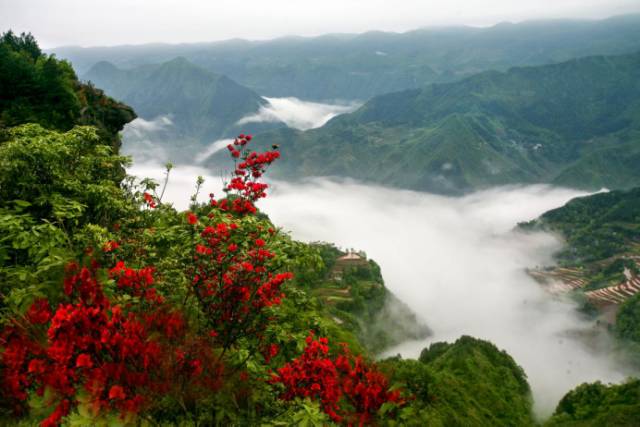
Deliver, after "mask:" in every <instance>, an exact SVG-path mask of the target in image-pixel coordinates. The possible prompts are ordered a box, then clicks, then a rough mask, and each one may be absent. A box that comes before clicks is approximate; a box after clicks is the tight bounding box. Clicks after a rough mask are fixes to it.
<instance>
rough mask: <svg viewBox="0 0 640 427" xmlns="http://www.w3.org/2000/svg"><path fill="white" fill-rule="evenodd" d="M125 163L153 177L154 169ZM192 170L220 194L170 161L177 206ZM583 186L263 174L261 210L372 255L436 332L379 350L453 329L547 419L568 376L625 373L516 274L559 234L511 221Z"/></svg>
mask: <svg viewBox="0 0 640 427" xmlns="http://www.w3.org/2000/svg"><path fill="white" fill-rule="evenodd" d="M145 168H146V169H145ZM133 172H134V173H136V174H139V175H143V176H147V175H149V174H150V173H151V172H152V173H153V174H154V176H155V177H156V178H157V179H161V178H162V168H158V167H155V169H154V167H149V166H144V165H143V166H137V167H135V168H134V169H133ZM197 175H204V176H205V179H206V183H205V187H204V190H203V192H202V194H203V199H202V200H203V201H204V199H205V198H206V197H205V196H204V195H206V194H208V193H209V192H210V191H213V192H216V193H217V194H220V190H221V188H222V178H221V177H216V176H215V175H213V176H212V175H209V176H207V171H206V170H204V169H200V168H193V167H189V168H182V167H178V168H176V169H175V170H174V171H172V178H171V182H170V186H169V188H168V190H167V196H166V197H167V200H171V201H174V202H175V205H176V207H178V208H183V209H184V208H186V207H187V205H188V198H189V194H190V193H189V192H185V188H195V179H196V176H197ZM582 194H584V193H580V192H578V191H574V190H568V189H561V188H552V187H548V186H541V185H538V186H529V187H508V188H499V189H494V190H490V191H483V192H479V193H474V194H471V195H468V196H465V197H460V198H449V197H442V196H436V195H431V194H427V193H419V192H412V191H403V190H395V189H389V188H383V187H377V186H369V185H362V184H358V183H355V182H353V181H348V180H347V181H332V180H327V179H312V180H308V181H305V182H303V183H296V184H295V185H292V184H288V183H284V182H276V183H273V188H272V191H271V193H270V195H269V197H268V198H267V199H265V200H263V201H261V202H260V207H261V209H263V210H264V211H265V212H266V213H267V214H268V215H269V217H270V218H271V219H272V220H273V221H274V223H275V224H277V225H278V226H282V227H283V228H284V229H285V230H290V231H291V232H292V234H293V237H294V238H297V239H300V240H305V241H317V240H323V241H328V242H333V243H336V244H338V245H340V246H342V247H345V248H350V247H353V248H357V249H362V250H364V251H366V252H367V254H368V255H369V256H370V257H371V258H373V259H375V260H376V261H377V262H378V263H379V264H380V266H381V268H382V274H383V276H384V279H385V282H386V285H387V286H388V287H389V288H390V289H391V290H392V291H393V292H394V293H395V294H396V295H398V297H400V299H402V300H403V301H404V302H405V303H407V304H408V305H409V306H410V307H411V309H412V310H413V311H415V312H416V313H417V314H418V315H419V316H420V317H421V318H422V319H424V320H425V321H426V323H427V324H428V326H429V327H430V328H431V329H432V330H433V331H434V333H435V335H434V336H432V337H430V338H429V340H427V341H420V342H407V343H404V344H403V345H400V346H398V347H397V348H394V349H391V350H390V351H389V354H397V353H398V352H399V353H402V354H403V355H404V356H405V357H416V356H417V355H418V354H419V352H420V350H421V349H423V348H424V347H425V346H427V345H428V343H429V342H434V341H442V340H445V341H453V340H455V339H457V338H458V337H459V336H460V335H463V334H467V335H472V336H475V337H478V338H483V339H487V340H490V341H492V342H494V343H495V344H496V345H497V346H498V347H500V348H501V349H505V350H506V351H508V352H509V354H511V355H512V356H513V357H514V359H515V360H516V362H517V363H519V364H520V365H521V366H522V367H523V368H524V370H525V372H526V374H527V375H528V379H529V383H530V384H531V386H532V390H533V393H534V399H535V408H536V410H537V412H538V414H540V415H541V416H548V415H549V414H550V413H551V412H552V411H553V409H554V407H555V405H556V404H557V402H558V400H559V399H560V398H561V397H562V396H563V395H564V394H565V393H566V392H567V391H569V390H570V389H572V388H573V387H575V386H576V385H578V384H580V383H582V382H587V381H589V382H591V381H596V380H600V381H603V382H616V381H621V380H623V379H624V378H625V377H626V376H627V375H630V374H632V372H629V371H627V370H626V368H624V367H621V366H619V365H618V364H617V362H616V360H614V357H613V356H612V355H611V348H613V345H612V343H610V342H609V340H608V337H607V336H606V335H603V334H598V333H597V329H596V328H595V325H594V323H593V322H591V321H586V320H584V319H582V318H581V317H579V316H578V315H577V313H576V312H575V308H576V306H575V304H574V303H572V302H570V301H567V300H563V299H558V297H554V296H552V295H550V294H548V293H545V292H544V291H543V290H542V288H541V287H540V286H539V285H538V284H537V283H536V282H535V281H534V280H533V279H532V278H530V277H529V276H528V275H527V274H526V273H525V268H527V267H535V266H536V265H547V264H549V263H550V262H551V254H552V253H553V251H554V250H556V249H558V247H559V242H558V241H557V240H556V239H555V238H554V237H552V236H550V235H547V234H533V235H524V234H520V233H514V232H512V230H513V227H514V226H515V224H517V223H518V222H520V221H525V220H529V219H533V218H535V217H537V216H538V215H540V214H541V213H543V212H545V211H547V210H549V209H553V208H555V207H558V206H561V205H562V204H564V203H565V202H566V201H568V200H570V199H571V198H573V197H575V196H579V195H582ZM581 337H589V340H588V342H587V341H586V339H585V341H582V339H581Z"/></svg>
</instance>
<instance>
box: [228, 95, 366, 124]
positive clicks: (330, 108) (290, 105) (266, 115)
mask: <svg viewBox="0 0 640 427" xmlns="http://www.w3.org/2000/svg"><path fill="white" fill-rule="evenodd" d="M264 99H265V100H267V101H268V103H269V104H268V105H266V106H263V107H260V110H259V111H258V112H257V113H256V114H252V115H249V116H247V117H243V118H242V119H240V120H239V121H238V123H236V124H237V125H243V124H246V123H260V122H276V123H277V122H282V123H284V124H286V125H287V126H288V127H290V128H294V129H298V130H308V129H315V128H319V127H321V126H323V125H324V124H325V123H327V122H328V121H329V120H331V119H332V118H334V117H336V116H338V115H340V114H344V113H350V112H352V111H355V110H356V109H357V108H358V107H360V106H361V105H362V103H360V102H340V101H337V102H335V103H330V104H324V103H319V102H310V101H303V100H301V99H298V98H293V97H290V98H267V97H264Z"/></svg>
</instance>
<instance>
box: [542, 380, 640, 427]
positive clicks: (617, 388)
mask: <svg viewBox="0 0 640 427" xmlns="http://www.w3.org/2000/svg"><path fill="white" fill-rule="evenodd" d="M638 419H640V380H629V381H628V382H626V383H624V384H619V385H616V384H614V385H604V384H601V383H599V382H596V383H593V384H582V385H580V386H578V387H576V388H575V389H573V390H572V391H571V392H569V393H567V395H566V396H564V397H563V398H562V400H561V401H560V403H559V404H558V408H557V409H556V412H555V413H554V415H553V417H552V418H551V419H550V420H549V421H548V422H547V423H546V424H545V426H574V427H596V426H604V425H609V426H618V427H634V426H637V425H638Z"/></svg>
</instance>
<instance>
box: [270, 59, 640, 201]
mask: <svg viewBox="0 0 640 427" xmlns="http://www.w3.org/2000/svg"><path fill="white" fill-rule="evenodd" d="M638 82H640V54H638V53H636V54H631V55H622V56H609V57H603V56H597V57H588V58H582V59H577V60H571V61H568V62H563V63H560V64H553V65H545V66H540V67H523V68H513V69H511V70H509V71H508V72H505V73H502V72H495V71H492V72H485V73H481V74H478V75H476V76H473V77H470V78H467V79H464V80H462V81H459V82H454V83H447V84H434V85H431V86H427V87H426V88H424V89H419V90H418V89H416V90H408V91H403V92H395V93H391V94H387V95H382V96H379V97H376V98H373V99H372V100H370V101H369V102H367V103H365V104H364V105H363V106H362V107H361V108H360V109H359V110H357V111H356V112H354V113H352V114H349V115H343V116H340V117H337V118H335V119H333V120H331V121H330V122H329V123H327V125H325V126H324V127H322V128H320V129H314V130H310V131H306V132H293V131H290V130H281V131H276V132H271V133H267V134H265V135H263V136H262V137H261V138H260V140H261V141H265V143H266V144H269V145H270V144H272V143H277V144H280V145H282V146H283V149H284V150H285V151H286V153H287V156H285V157H286V161H285V162H283V164H282V165H280V169H279V170H278V171H277V173H279V174H280V176H296V177H301V176H309V175H338V176H349V177H353V178H358V179H364V180H369V181H374V182H383V183H386V184H388V185H394V186H399V187H406V188H412V189H418V190H427V191H433V192H440V193H454V194H455V193H460V192H464V191H469V190H473V189H478V188H485V187H489V186H494V185H503V184H514V183H535V182H554V183H561V184H563V185H568V186H572V187H578V188H596V189H597V188H601V187H602V186H607V187H610V188H627V187H631V186H633V185H640V169H638V168H636V167H634V159H636V158H637V156H639V155H640V133H639V129H640V84H639V83H638ZM356 159H357V160H356ZM594 165H595V166H594ZM586 177H588V179H586Z"/></svg>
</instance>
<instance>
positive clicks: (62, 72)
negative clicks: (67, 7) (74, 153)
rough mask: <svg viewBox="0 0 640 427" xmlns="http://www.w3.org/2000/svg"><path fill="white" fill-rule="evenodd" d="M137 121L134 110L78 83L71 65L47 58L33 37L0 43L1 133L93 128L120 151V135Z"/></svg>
mask: <svg viewBox="0 0 640 427" xmlns="http://www.w3.org/2000/svg"><path fill="white" fill-rule="evenodd" d="M134 118H135V114H134V112H133V110H132V109H131V108H130V107H128V106H126V105H124V104H121V103H118V102H117V101H114V100H113V99H111V98H109V97H107V96H105V94H104V92H103V91H102V90H100V89H97V88H95V87H94V86H92V85H87V84H83V83H80V82H79V81H78V79H77V78H76V75H75V72H74V71H73V69H72V68H71V66H70V65H69V63H68V62H66V61H60V60H57V59H56V58H55V57H54V56H53V55H45V54H43V53H42V51H41V50H40V48H39V47H38V44H37V43H36V41H35V40H34V38H33V37H32V36H31V35H30V34H22V35H20V36H18V35H16V34H14V33H12V32H11V31H9V32H7V33H4V34H3V35H2V37H1V38H0V132H2V131H3V130H4V129H6V128H8V127H11V126H16V125H20V124H23V123H30V122H35V123H40V124H41V125H42V126H45V127H47V128H50V129H59V130H64V131H66V130H69V129H71V128H72V127H73V126H75V125H91V126H95V127H96V128H97V130H98V132H99V133H100V135H101V137H103V138H107V139H110V141H111V144H112V145H113V146H114V147H116V148H117V147H119V146H120V140H119V138H118V136H117V133H118V132H119V131H121V130H122V128H123V127H124V125H125V124H126V123H128V122H130V121H131V120H133V119H134ZM1 136H2V135H0V137H1Z"/></svg>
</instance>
